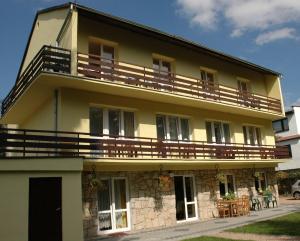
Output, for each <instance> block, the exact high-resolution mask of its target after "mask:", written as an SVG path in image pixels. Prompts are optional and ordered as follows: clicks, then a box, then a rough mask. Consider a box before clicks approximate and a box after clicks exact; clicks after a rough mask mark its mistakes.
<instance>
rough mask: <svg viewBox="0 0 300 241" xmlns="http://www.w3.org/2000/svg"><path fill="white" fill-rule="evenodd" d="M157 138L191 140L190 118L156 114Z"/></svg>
mask: <svg viewBox="0 0 300 241" xmlns="http://www.w3.org/2000/svg"><path fill="white" fill-rule="evenodd" d="M156 130H157V138H158V139H160V140H165V139H170V140H189V139H190V129H189V120H188V119H186V118H181V117H176V116H166V115H157V116H156Z"/></svg>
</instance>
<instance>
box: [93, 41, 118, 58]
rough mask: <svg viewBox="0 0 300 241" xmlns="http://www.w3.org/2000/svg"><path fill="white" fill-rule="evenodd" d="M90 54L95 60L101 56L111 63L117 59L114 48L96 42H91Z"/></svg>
mask: <svg viewBox="0 0 300 241" xmlns="http://www.w3.org/2000/svg"><path fill="white" fill-rule="evenodd" d="M89 54H90V55H92V56H91V57H93V58H97V57H98V56H101V57H102V58H103V59H106V60H109V62H110V63H111V60H113V59H114V57H115V50H114V47H111V46H107V45H103V44H101V43H99V42H96V41H90V42H89Z"/></svg>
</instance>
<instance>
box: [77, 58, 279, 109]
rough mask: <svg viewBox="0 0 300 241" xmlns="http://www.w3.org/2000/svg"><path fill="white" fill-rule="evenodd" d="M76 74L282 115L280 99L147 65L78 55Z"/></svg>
mask: <svg viewBox="0 0 300 241" xmlns="http://www.w3.org/2000/svg"><path fill="white" fill-rule="evenodd" d="M77 72H78V74H79V75H80V76H85V77H88V78H94V79H97V80H98V81H111V82H113V83H121V84H125V85H128V86H135V87H138V88H143V89H151V90H154V91H158V92H163V93H172V94H175V95H180V96H186V97H192V98H194V99H199V100H206V101H210V102H217V103H223V104H227V105H232V106H239V107H243V108H248V109H254V110H260V111H264V112H269V113H277V114H281V112H282V109H281V101H280V100H279V99H275V98H271V97H267V96H263V95H258V94H253V93H250V92H245V91H240V90H238V89H234V88H231V87H229V86H225V85H220V84H210V83H208V82H206V81H203V80H200V79H196V78H193V77H188V76H182V75H178V74H176V73H172V72H163V71H159V72H158V71H157V70H154V69H152V68H148V67H145V66H138V65H136V64H132V63H126V62H120V61H117V60H111V59H105V58H102V57H100V56H96V55H91V54H89V55H87V54H83V53H78V54H77Z"/></svg>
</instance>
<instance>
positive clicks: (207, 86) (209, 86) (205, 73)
mask: <svg viewBox="0 0 300 241" xmlns="http://www.w3.org/2000/svg"><path fill="white" fill-rule="evenodd" d="M200 74H201V81H202V83H201V84H202V88H203V89H204V90H205V91H207V92H208V93H206V94H209V92H212V91H213V90H214V85H215V81H216V76H215V73H214V72H213V71H209V70H206V69H201V71H200Z"/></svg>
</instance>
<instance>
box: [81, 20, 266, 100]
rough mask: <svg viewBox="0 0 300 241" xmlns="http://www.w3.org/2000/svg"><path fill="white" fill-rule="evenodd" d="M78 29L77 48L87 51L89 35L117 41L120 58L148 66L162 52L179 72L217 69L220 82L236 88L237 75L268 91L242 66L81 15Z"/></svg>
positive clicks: (258, 90)
mask: <svg viewBox="0 0 300 241" xmlns="http://www.w3.org/2000/svg"><path fill="white" fill-rule="evenodd" d="M78 29H79V32H78V51H80V52H83V53H87V52H88V39H89V37H91V36H92V37H98V38H101V39H105V40H108V41H112V42H115V43H117V46H116V52H117V54H116V56H117V58H118V59H119V60H120V61H124V62H129V63H134V64H137V65H142V66H147V67H150V68H151V67H152V55H153V54H154V53H156V54H161V55H164V56H167V57H170V58H173V59H174V63H173V65H172V66H174V68H173V70H174V71H176V73H178V74H180V75H184V76H191V77H195V78H200V67H206V68H210V69H213V70H216V71H217V72H216V75H217V80H218V82H219V83H220V84H222V85H227V86H230V87H233V88H237V78H238V77H239V78H245V79H248V80H249V81H250V83H251V90H252V91H253V92H254V93H257V94H261V95H266V94H267V90H266V85H265V82H266V79H265V76H264V75H263V74H261V73H259V72H255V71H253V70H249V69H246V68H245V67H242V66H238V65H234V64H231V63H228V62H226V61H222V60H220V59H217V58H213V57H211V56H208V55H204V54H202V53H199V52H196V51H192V50H189V49H187V48H183V47H179V46H175V45H170V44H168V43H165V42H162V41H159V40H157V39H153V38H150V37H146V36H144V35H141V34H136V33H132V32H128V31H126V30H124V29H121V28H117V27H113V26H108V25H106V24H105V23H98V22H95V21H92V20H88V19H86V18H84V17H80V18H79V22H78Z"/></svg>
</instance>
